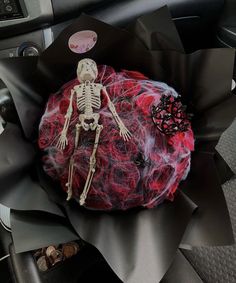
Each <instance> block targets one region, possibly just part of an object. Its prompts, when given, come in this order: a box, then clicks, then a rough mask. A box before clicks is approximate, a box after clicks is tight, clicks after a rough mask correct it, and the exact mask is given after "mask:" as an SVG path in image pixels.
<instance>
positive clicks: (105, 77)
mask: <svg viewBox="0 0 236 283" xmlns="http://www.w3.org/2000/svg"><path fill="white" fill-rule="evenodd" d="M115 80H116V72H115V70H114V69H113V68H112V67H110V66H105V65H100V66H98V76H97V79H96V83H100V84H102V85H104V86H108V85H109V84H111V83H113V82H114V81H115Z"/></svg>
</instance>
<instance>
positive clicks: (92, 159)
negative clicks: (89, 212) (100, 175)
mask: <svg viewBox="0 0 236 283" xmlns="http://www.w3.org/2000/svg"><path fill="white" fill-rule="evenodd" d="M102 129H103V126H102V125H98V126H97V128H96V137H95V142H94V146H93V152H92V155H91V156H90V161H89V172H88V176H87V180H86V183H85V186H84V190H83V192H82V194H81V195H80V201H79V202H80V205H84V204H85V200H86V198H87V195H88V192H89V189H90V186H91V183H92V180H93V175H94V173H95V170H96V169H95V168H96V152H97V148H98V142H99V138H100V134H101V131H102Z"/></svg>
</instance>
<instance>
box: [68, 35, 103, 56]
mask: <svg viewBox="0 0 236 283" xmlns="http://www.w3.org/2000/svg"><path fill="white" fill-rule="evenodd" d="M97 38H98V36H97V34H96V32H94V31H92V30H82V31H79V32H76V33H74V34H73V35H72V36H71V37H70V38H69V42H68V45H69V48H70V50H71V51H73V52H75V53H79V54H82V53H86V52H88V51H89V50H91V49H92V48H93V47H94V45H95V44H96V42H97Z"/></svg>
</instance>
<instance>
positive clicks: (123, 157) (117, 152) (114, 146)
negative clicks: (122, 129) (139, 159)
mask: <svg viewBox="0 0 236 283" xmlns="http://www.w3.org/2000/svg"><path fill="white" fill-rule="evenodd" d="M138 151H139V150H138V145H137V144H136V143H135V141H134V139H132V138H131V139H130V140H129V141H124V140H123V138H122V137H120V136H119V133H118V134H117V133H114V131H113V132H112V133H111V135H110V141H109V144H108V148H107V152H108V153H109V155H110V157H111V159H112V160H114V161H115V162H117V161H128V160H131V158H132V157H133V156H136V155H137V154H138Z"/></svg>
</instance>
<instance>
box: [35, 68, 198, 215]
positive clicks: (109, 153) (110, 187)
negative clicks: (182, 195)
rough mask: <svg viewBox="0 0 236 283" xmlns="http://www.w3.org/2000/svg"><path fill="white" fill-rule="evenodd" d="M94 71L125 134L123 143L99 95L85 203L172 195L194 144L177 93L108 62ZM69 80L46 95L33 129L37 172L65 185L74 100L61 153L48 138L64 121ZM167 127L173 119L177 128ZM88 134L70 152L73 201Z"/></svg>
mask: <svg viewBox="0 0 236 283" xmlns="http://www.w3.org/2000/svg"><path fill="white" fill-rule="evenodd" d="M98 70H99V73H98V78H97V82H98V83H101V84H103V85H104V86H106V89H107V91H108V93H109V95H110V97H111V100H112V102H113V103H114V105H115V107H116V110H117V112H118V113H119V116H120V118H121V119H122V121H123V122H124V124H125V126H126V127H127V128H128V129H129V130H130V132H131V133H132V135H133V136H132V139H131V140H129V141H128V142H124V140H123V139H122V138H121V137H120V135H119V131H118V129H117V127H116V123H115V121H114V120H113V118H112V115H111V113H110V111H109V109H108V107H107V100H106V99H105V97H104V96H103V94H101V95H102V107H101V109H100V111H99V113H100V120H99V123H100V124H102V125H103V130H102V132H101V136H100V141H99V145H98V151H97V154H96V156H97V164H96V172H95V175H94V177H93V181H92V184H91V188H90V191H89V194H88V197H87V200H86V205H85V206H86V207H87V208H91V209H99V210H112V209H122V210H126V209H128V208H131V207H136V206H144V207H148V208H151V207H155V206H157V205H158V204H159V203H161V202H163V200H164V199H170V200H172V199H173V196H174V193H175V191H176V190H177V188H178V184H179V182H180V181H181V180H182V179H183V178H185V177H186V175H187V173H188V170H189V167H190V166H189V165H190V154H191V151H192V150H193V149H194V138H193V133H192V130H191V125H190V122H189V118H188V116H187V115H186V113H185V111H184V108H183V107H182V105H181V102H180V101H179V100H178V99H177V96H178V95H177V93H176V92H175V91H174V90H173V89H172V88H171V87H169V86H167V85H166V84H164V83H160V82H155V81H151V80H149V79H148V78H147V77H145V76H144V75H143V74H141V73H139V72H135V71H126V70H123V71H121V72H115V70H114V69H113V68H112V67H109V66H99V68H98ZM77 84H79V82H78V80H77V79H75V80H72V81H70V82H68V83H67V84H66V85H64V86H63V87H62V89H61V90H60V92H58V93H56V94H52V95H51V97H50V98H49V101H48V104H47V108H46V111H45V114H44V115H43V117H42V120H41V124H40V131H39V142H38V144H39V147H40V148H41V150H42V151H43V153H44V156H43V158H42V161H43V164H44V170H45V171H46V172H47V173H48V174H49V175H50V176H51V177H52V178H54V179H57V180H59V181H60V182H61V186H62V188H63V189H64V190H65V191H66V190H67V187H66V183H67V177H68V166H69V164H68V163H69V158H70V156H71V155H72V154H73V151H74V139H75V125H76V123H77V118H78V115H79V113H78V110H77V109H76V101H74V102H73V115H72V119H71V123H70V126H69V130H68V135H67V138H68V146H67V147H66V148H65V150H64V151H58V150H57V149H56V141H57V139H58V135H59V133H60V131H61V129H62V127H63V124H64V120H65V117H64V116H65V114H66V111H67V108H68V105H69V97H70V93H71V89H72V88H73V87H74V86H75V85H77ZM161 107H162V108H161ZM159 109H161V110H159ZM170 114H171V115H172V116H171V117H170ZM166 115H169V116H168V117H167V116H166ZM163 121H164V122H163ZM160 122H163V123H160ZM181 123H182V124H181ZM166 125H167V126H166ZM173 125H174V126H175V127H176V125H178V128H177V129H175V130H174V131H170V130H171V129H173V128H174V126H173ZM181 125H184V127H181ZM166 127H167V128H166ZM167 129H168V131H167ZM94 138H95V134H94V132H83V131H82V132H81V134H80V140H79V146H78V149H76V151H75V153H74V160H75V172H74V178H73V196H74V198H75V199H77V198H78V197H79V196H80V194H81V192H82V191H83V188H84V184H85V180H86V177H87V173H88V169H89V158H90V155H91V153H92V148H93V143H94Z"/></svg>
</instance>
